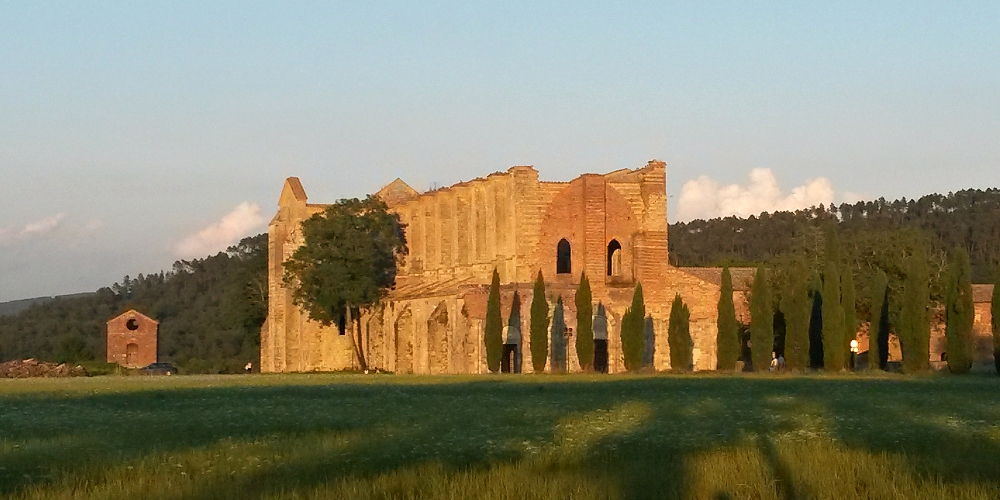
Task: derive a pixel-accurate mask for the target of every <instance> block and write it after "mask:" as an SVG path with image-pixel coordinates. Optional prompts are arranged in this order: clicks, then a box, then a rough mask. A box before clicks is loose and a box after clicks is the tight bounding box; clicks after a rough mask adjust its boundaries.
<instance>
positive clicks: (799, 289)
mask: <svg viewBox="0 0 1000 500" xmlns="http://www.w3.org/2000/svg"><path fill="white" fill-rule="evenodd" d="M780 307H781V312H782V313H783V314H784V315H785V364H786V365H787V366H788V369H790V370H805V369H806V368H808V367H809V319H810V317H811V316H812V300H810V297H809V281H808V280H807V279H806V273H805V270H804V269H801V268H796V269H795V270H793V272H792V276H790V277H789V283H788V285H787V288H786V289H785V291H784V292H783V293H782V295H781V306H780Z"/></svg>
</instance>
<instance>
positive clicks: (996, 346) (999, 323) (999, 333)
mask: <svg viewBox="0 0 1000 500" xmlns="http://www.w3.org/2000/svg"><path fill="white" fill-rule="evenodd" d="M990 315H991V319H990V326H991V327H992V328H991V331H992V332H993V367H994V368H995V369H996V371H997V375H1000V265H998V266H997V271H996V278H995V279H994V280H993V297H992V302H991V303H990Z"/></svg>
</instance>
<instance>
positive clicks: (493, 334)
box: [483, 268, 503, 373]
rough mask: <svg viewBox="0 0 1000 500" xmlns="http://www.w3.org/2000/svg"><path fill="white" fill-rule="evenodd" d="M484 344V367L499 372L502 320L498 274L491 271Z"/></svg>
mask: <svg viewBox="0 0 1000 500" xmlns="http://www.w3.org/2000/svg"><path fill="white" fill-rule="evenodd" d="M483 343H484V344H486V367H487V368H489V370H490V371H491V372H493V373H497V372H499V371H500V361H501V358H502V357H503V318H502V317H501V316H500V273H498V272H497V270H496V268H494V269H493V280H492V281H491V282H490V296H489V299H487V301H486V327H485V331H484V332H483Z"/></svg>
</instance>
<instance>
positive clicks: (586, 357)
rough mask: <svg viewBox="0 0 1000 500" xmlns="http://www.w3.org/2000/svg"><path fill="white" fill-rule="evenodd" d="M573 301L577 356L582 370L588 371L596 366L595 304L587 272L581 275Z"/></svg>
mask: <svg viewBox="0 0 1000 500" xmlns="http://www.w3.org/2000/svg"><path fill="white" fill-rule="evenodd" d="M573 300H574V303H575V304H576V355H577V358H579V360H580V368H581V369H582V370H583V371H588V370H590V369H591V368H593V366H594V304H593V302H592V300H593V298H592V297H591V294H590V280H588V279H587V273H585V272H584V273H581V274H580V286H579V287H578V288H577V289H576V296H575V298H574V299H573Z"/></svg>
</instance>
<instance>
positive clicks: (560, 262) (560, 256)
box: [556, 238, 573, 274]
mask: <svg viewBox="0 0 1000 500" xmlns="http://www.w3.org/2000/svg"><path fill="white" fill-rule="evenodd" d="M572 257H573V254H572V252H571V251H570V246H569V242H568V241H566V238H563V239H561V240H559V244H558V245H556V274H571V273H572V272H573V264H572V261H571V259H572Z"/></svg>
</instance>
